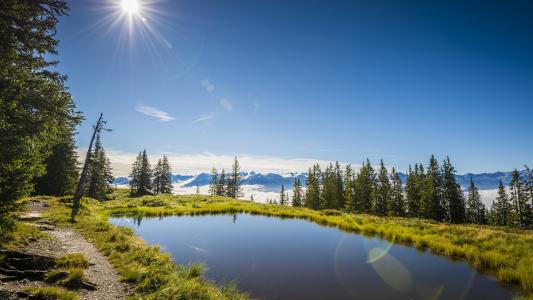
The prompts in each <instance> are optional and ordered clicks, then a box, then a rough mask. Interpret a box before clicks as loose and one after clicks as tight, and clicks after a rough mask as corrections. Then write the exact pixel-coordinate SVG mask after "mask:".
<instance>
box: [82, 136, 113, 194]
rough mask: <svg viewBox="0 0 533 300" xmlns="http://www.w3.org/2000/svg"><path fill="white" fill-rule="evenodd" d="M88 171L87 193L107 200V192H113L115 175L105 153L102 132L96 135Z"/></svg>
mask: <svg viewBox="0 0 533 300" xmlns="http://www.w3.org/2000/svg"><path fill="white" fill-rule="evenodd" d="M88 173H89V181H88V185H87V191H86V195H87V196H89V197H92V198H95V199H98V200H105V199H106V198H107V194H108V193H109V192H111V184H112V183H113V181H114V177H113V175H112V174H111V163H110V162H109V158H107V155H106V154H105V150H104V147H103V145H102V141H101V138H100V134H97V135H96V142H95V145H94V151H93V154H92V155H91V163H90V165H89V169H88Z"/></svg>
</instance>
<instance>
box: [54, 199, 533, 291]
mask: <svg viewBox="0 0 533 300" xmlns="http://www.w3.org/2000/svg"><path fill="white" fill-rule="evenodd" d="M111 198H112V199H114V200H111V201H108V202H103V203H100V202H98V201H95V200H92V199H84V200H83V201H82V210H81V215H80V216H79V217H78V222H77V223H75V224H73V225H70V226H74V227H76V228H77V229H78V230H79V231H81V232H82V233H83V234H84V235H85V236H86V237H87V238H88V239H89V240H91V241H92V242H94V243H95V244H96V245H97V247H98V248H99V249H100V250H101V251H102V252H103V253H104V254H106V255H108V256H109V257H110V259H111V261H112V263H113V264H114V265H115V267H116V268H117V269H118V270H119V273H120V275H121V276H122V278H123V280H125V281H127V282H130V283H132V284H134V285H135V286H136V296H137V297H144V298H147V299H157V298H165V297H166V296H169V295H173V294H175V295H178V296H180V297H183V298H198V299H213V298H217V299H218V298H228V299H239V298H246V295H243V294H240V293H238V292H237V291H236V289H235V287H232V286H229V287H216V286H214V284H213V283H210V282H207V281H205V280H204V279H203V278H202V276H201V275H200V274H201V273H202V272H201V267H200V266H196V265H194V266H189V267H185V266H178V265H176V264H174V263H173V262H172V260H171V258H170V256H169V255H168V254H165V253H161V251H160V250H159V248H158V247H154V246H147V245H146V244H145V243H144V242H142V241H141V240H140V239H138V238H137V237H135V235H134V234H133V232H132V230H130V229H127V228H122V227H115V226H112V225H110V224H109V223H108V221H107V219H108V216H109V215H112V214H135V215H138V216H166V215H201V214H219V213H250V214H258V215H265V216H275V217H280V218H299V219H306V220H309V221H312V222H315V223H318V224H321V225H326V226H335V227H337V228H339V229H342V230H345V231H348V232H353V233H358V234H363V235H366V236H371V237H380V238H383V239H386V240H389V241H391V242H395V243H401V244H404V245H409V246H413V247H416V248H418V249H420V250H426V249H430V250H431V251H432V252H433V253H435V254H439V255H445V256H449V257H453V258H456V259H457V258H458V259H464V260H465V261H467V262H469V263H470V264H471V265H473V266H474V267H476V268H477V269H479V270H482V271H487V272H491V273H493V274H495V275H496V276H497V278H498V280H499V281H500V282H502V283H507V284H516V285H518V286H519V287H520V288H521V290H522V291H523V292H524V297H526V298H528V297H529V298H530V297H531V296H532V295H533V258H532V257H531V255H527V253H533V232H531V231H527V230H518V229H511V228H503V227H490V226H479V225H448V224H441V223H436V222H432V221H428V220H421V219H412V218H394V217H387V218H382V217H376V216H371V215H360V214H355V215H354V214H347V213H344V212H340V211H326V212H324V211H322V212H321V211H313V210H309V209H306V208H292V207H288V206H277V205H265V204H258V203H253V202H249V201H237V200H232V199H228V198H224V197H208V196H202V195H156V196H145V197H139V198H128V195H127V191H126V190H118V191H117V192H115V193H114V194H112V195H111ZM51 203H54V204H53V205H52V210H51V215H50V218H51V219H55V220H56V221H59V222H60V223H62V224H69V223H68V218H69V207H68V204H66V203H68V199H67V198H63V199H55V200H51ZM525 254H526V255H525ZM191 269H197V270H200V271H194V272H193V271H191ZM177 298H179V297H177Z"/></svg>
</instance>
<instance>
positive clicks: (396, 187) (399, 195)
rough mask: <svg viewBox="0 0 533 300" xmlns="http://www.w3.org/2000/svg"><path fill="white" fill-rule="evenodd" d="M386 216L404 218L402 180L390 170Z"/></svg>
mask: <svg viewBox="0 0 533 300" xmlns="http://www.w3.org/2000/svg"><path fill="white" fill-rule="evenodd" d="M388 205H389V206H388V214H389V215H390V216H397V217H403V216H405V202H404V197H403V188H402V180H401V179H400V175H399V174H398V172H396V169H395V168H394V167H393V168H392V186H391V192H390V201H389V202H388Z"/></svg>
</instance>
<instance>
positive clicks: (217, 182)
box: [209, 157, 243, 199]
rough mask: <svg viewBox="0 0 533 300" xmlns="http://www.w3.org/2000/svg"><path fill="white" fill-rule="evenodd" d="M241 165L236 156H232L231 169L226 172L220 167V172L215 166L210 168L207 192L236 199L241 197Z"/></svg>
mask: <svg viewBox="0 0 533 300" xmlns="http://www.w3.org/2000/svg"><path fill="white" fill-rule="evenodd" d="M241 186H242V178H241V167H240V165H239V160H238V159H237V157H235V158H234V160H233V164H232V166H231V170H230V172H229V173H228V174H226V171H225V170H224V169H222V171H221V172H220V174H219V173H218V171H217V169H216V168H213V169H212V170H211V179H210V181H209V194H210V195H212V196H226V197H230V198H234V199H237V198H239V197H242V195H243V193H242V187H241Z"/></svg>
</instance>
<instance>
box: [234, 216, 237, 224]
mask: <svg viewBox="0 0 533 300" xmlns="http://www.w3.org/2000/svg"><path fill="white" fill-rule="evenodd" d="M235 221H237V215H233V224H235Z"/></svg>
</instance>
